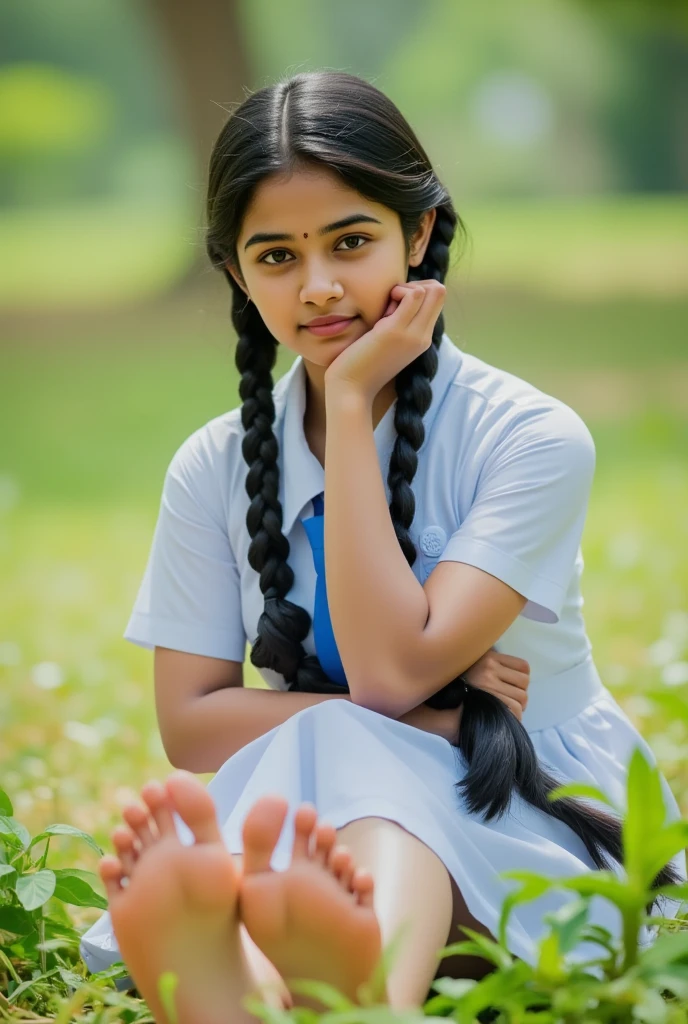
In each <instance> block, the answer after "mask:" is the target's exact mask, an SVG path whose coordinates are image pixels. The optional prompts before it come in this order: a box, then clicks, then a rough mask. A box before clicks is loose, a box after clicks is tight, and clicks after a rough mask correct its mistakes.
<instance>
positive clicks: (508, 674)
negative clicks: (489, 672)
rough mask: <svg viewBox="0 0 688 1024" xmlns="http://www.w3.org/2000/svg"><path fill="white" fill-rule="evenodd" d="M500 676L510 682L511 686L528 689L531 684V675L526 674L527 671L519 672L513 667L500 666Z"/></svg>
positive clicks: (504, 680)
mask: <svg viewBox="0 0 688 1024" xmlns="http://www.w3.org/2000/svg"><path fill="white" fill-rule="evenodd" d="M498 671H499V678H500V679H501V680H502V681H503V682H505V683H510V684H511V686H518V687H519V688H520V689H521V690H527V689H528V686H529V685H530V676H529V675H526V673H525V672H517V671H516V670H515V669H513V668H503V667H502V668H500V669H499V670H498Z"/></svg>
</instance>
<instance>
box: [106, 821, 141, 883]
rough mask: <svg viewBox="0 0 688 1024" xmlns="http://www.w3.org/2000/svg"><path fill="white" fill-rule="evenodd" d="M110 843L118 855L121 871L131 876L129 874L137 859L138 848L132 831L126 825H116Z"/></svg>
mask: <svg viewBox="0 0 688 1024" xmlns="http://www.w3.org/2000/svg"><path fill="white" fill-rule="evenodd" d="M111 838H112V845H113V846H114V848H115V852H116V853H117V856H118V857H119V862H120V864H121V865H122V871H123V872H124V874H125V875H128V876H129V877H131V874H132V872H133V870H134V867H135V865H136V861H137V859H138V850H137V849H136V843H135V839H134V833H133V832H132V831H131V829H129V828H127V827H126V825H118V826H117V828H116V829H114V831H113V833H112V837H111Z"/></svg>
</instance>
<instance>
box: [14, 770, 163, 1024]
mask: <svg viewBox="0 0 688 1024" xmlns="http://www.w3.org/2000/svg"><path fill="white" fill-rule="evenodd" d="M57 836H73V837H77V838H79V839H82V840H83V841H84V842H85V843H87V844H88V846H90V847H91V849H93V850H95V851H96V853H98V854H101V855H102V853H103V851H102V850H101V848H100V846H98V844H97V843H96V841H95V840H94V839H93V837H92V836H90V835H88V833H86V832H82V831H81V829H78V828H74V827H73V826H72V825H61V824H56V825H49V826H48V828H46V829H44V831H43V832H40V833H39V834H38V835H36V836H33V838H32V837H31V835H30V834H29V832H28V830H27V829H26V828H25V827H24V825H22V824H21V822H19V821H17V819H16V818H15V817H14V812H13V807H12V802H11V800H10V798H9V796H8V795H7V793H6V792H5V791H4V790H2V789H0V1020H12V1021H20V1020H22V1019H25V1020H31V1019H33V1018H32V1016H24V1017H22V1011H26V1013H27V1014H28V1013H29V1011H30V1012H31V1014H35V1013H37V1012H38V1013H47V1012H50V1011H51V1008H52V1009H55V1006H56V1004H57V1003H60V1002H62V1003H63V1008H62V1009H60V1011H59V1012H58V1016H57V1018H56V1020H57V1021H60V1022H61V1021H64V1022H67V1021H71V1020H72V1019H73V1012H74V1011H76V1008H77V1007H82V1006H83V1005H84V1003H85V1002H86V1000H87V999H90V1000H93V999H95V1000H96V1001H98V1002H100V1001H101V1000H103V1001H104V1002H108V1000H109V999H110V998H111V997H112V996H116V997H117V998H116V1001H115V1002H116V1004H117V1005H120V1004H122V1005H123V1004H126V1003H127V1001H128V1002H129V1003H130V1004H133V1006H134V1007H137V1008H139V1009H140V1006H141V1004H140V1000H132V999H128V997H126V996H123V995H122V994H121V993H118V992H114V991H111V990H110V988H109V986H110V985H111V984H112V981H111V979H112V980H114V979H116V978H119V977H124V976H126V969H125V968H124V966H123V965H122V967H121V968H120V967H113V968H110V970H108V971H103V972H102V974H99V975H96V974H93V975H91V976H90V978H89V982H88V983H87V984H86V985H84V981H85V977H84V972H85V965H84V964H83V962H82V960H81V957H80V955H79V941H80V933H79V932H78V931H77V929H76V928H75V927H74V924H73V922H72V920H71V918H70V916H69V913H68V911H67V909H66V906H65V904H72V905H74V906H79V907H96V908H98V909H100V910H104V909H106V908H107V900H106V899H105V898H104V897H103V896H101V895H100V893H98V892H96V890H95V889H94V888H93V882H94V881H95V875H93V873H92V872H90V871H81V870H79V869H78V868H55V869H53V868H49V867H47V860H48V852H49V849H50V843H51V841H52V840H53V839H54V838H55V837H57ZM41 844H44V845H43V846H42V848H41ZM103 986H105V987H103ZM60 997H64V998H63V999H60ZM66 1006H68V1007H69V1009H64V1007H66ZM130 1011H131V1008H130ZM65 1013H66V1014H67V1015H66V1016H65ZM82 1019H84V1020H85V1019H86V1018H82ZM107 1019H113V1018H112V1017H108V1018H107ZM118 1019H121V1020H129V1021H134V1020H138V1019H139V1018H138V1017H137V1016H134V1015H130V1016H128V1017H125V1016H123V1017H121V1018H118ZM141 1019H143V1017H142V1018H141Z"/></svg>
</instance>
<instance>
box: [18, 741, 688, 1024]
mask: <svg viewBox="0 0 688 1024" xmlns="http://www.w3.org/2000/svg"><path fill="white" fill-rule="evenodd" d="M563 796H577V797H580V798H588V799H594V800H602V801H604V802H605V803H606V804H610V801H609V800H608V798H607V797H606V795H605V794H604V793H602V792H601V791H600V790H598V789H596V788H595V787H592V786H587V785H580V784H571V785H566V786H561V787H559V789H557V790H556V791H555V792H554V793H552V795H551V799H558V798H560V797H563ZM610 806H613V805H611V804H610ZM614 809H615V810H616V811H617V813H618V814H619V816H620V817H621V819H622V821H623V847H624V867H623V869H619V870H618V873H617V872H613V871H590V872H588V873H586V874H583V875H577V876H575V877H573V878H545V877H543V876H540V875H537V874H534V873H531V872H524V871H514V872H505V873H504V877H507V878H511V879H512V880H513V881H514V882H515V883H516V885H515V888H514V890H513V891H512V892H511V893H510V894H509V896H508V897H507V898H506V900H505V901H504V904H503V906H502V913H501V916H500V921H499V925H498V929H497V936H496V939H494V940H493V939H489V938H486V937H485V936H483V935H480V934H479V933H478V932H475V931H472V930H471V929H470V928H463V929H462V930H463V932H464V933H465V935H466V939H465V940H463V941H461V942H457V943H453V944H452V945H449V946H447V947H446V948H445V949H443V950H440V951H439V953H438V957H439V959H443V958H444V957H446V956H452V955H457V954H458V955H466V956H475V955H478V956H481V957H483V958H484V959H486V960H487V961H488V962H490V963H491V964H493V965H494V970H493V971H491V973H489V974H487V975H486V976H485V977H484V978H482V979H481V980H480V981H473V980H471V979H466V978H464V979H454V978H439V979H437V980H436V981H435V982H434V983H433V986H432V987H433V989H434V992H435V994H434V995H433V996H431V998H430V999H428V1000H427V1002H426V1003H425V1006H424V1007H423V1008H419V1009H417V1010H392V1009H390V1007H388V1006H385V1005H383V1004H382V1002H381V995H380V994H381V993H382V992H384V982H385V978H386V977H387V976H388V974H389V968H390V965H391V964H392V963H393V962H394V959H395V956H396V950H397V946H398V943H399V941H400V939H401V935H399V934H398V935H397V936H396V937H395V939H394V940H393V941H392V943H390V944H389V945H388V947H387V948H386V949H385V951H384V953H383V956H382V958H381V960H380V963H379V964H378V966H377V968H376V971H375V972H374V974H373V976H372V978H371V979H370V981H369V983H368V984H367V985H366V986H363V987H362V989H361V990H360V992H359V996H360V1000H359V1003H360V1005H356V1004H354V1003H352V1002H351V1000H349V999H348V998H347V997H346V996H344V995H342V994H341V993H340V992H337V991H336V990H335V989H333V988H332V987H331V986H329V985H325V984H324V983H322V982H318V981H305V980H291V979H287V981H288V984H289V987H290V989H291V991H292V992H294V993H296V994H303V995H308V996H310V997H311V998H314V999H317V1000H319V1001H320V1002H321V1003H322V1006H323V1008H324V1009H323V1010H322V1011H321V1012H318V1011H315V1010H312V1009H306V1008H298V1009H292V1010H277V1009H274V1008H272V1007H268V1006H266V1005H265V1003H263V1002H262V1001H261V1000H260V999H258V998H247V999H246V1000H245V1006H246V1008H247V1009H248V1010H249V1012H251V1013H252V1014H254V1016H255V1017H256V1019H259V1020H262V1021H264V1022H266V1024H292V1022H293V1024H421V1022H425V1021H428V1020H434V1021H439V1020H444V1019H447V1018H449V1019H451V1020H453V1021H456V1022H458V1024H529V1022H531V1024H636V1022H638V1024H688V920H687V919H686V918H684V917H682V916H680V915H679V916H677V917H676V918H668V919H665V918H661V917H659V916H650V915H649V914H648V908H649V906H650V905H651V903H652V901H653V900H654V899H655V898H656V897H657V896H658V895H659V896H664V897H668V898H671V899H674V900H676V901H679V902H680V901H683V900H685V899H687V898H688V884H681V885H674V886H666V887H663V888H662V889H652V888H651V885H652V880H653V879H654V878H655V876H656V874H657V872H658V870H659V868H660V867H663V866H664V865H665V864H666V863H667V862H668V861H669V860H671V859H672V858H673V857H674V856H675V855H676V854H678V853H680V852H681V851H682V850H684V849H685V847H686V845H688V822H685V821H674V822H668V823H667V822H666V821H665V820H664V818H665V814H664V802H663V798H662V789H661V780H660V774H659V769H658V768H657V767H653V766H651V765H650V764H648V762H647V761H646V760H645V757H644V756H643V754H642V752H641V751H640V749H636V751H635V752H634V754H633V757H632V759H631V762H630V765H629V772H628V786H627V802H626V808H625V810H624V811H621V810H620V809H619V808H614ZM60 835H70V836H75V837H78V838H80V839H82V840H83V841H84V842H86V843H87V844H88V845H89V846H90V847H91V848H92V849H94V850H95V851H96V852H97V853H99V854H100V853H102V850H101V849H100V847H99V846H98V845H97V843H96V842H95V841H94V839H93V838H92V837H91V836H89V835H88V834H87V833H85V832H82V831H81V830H79V829H76V828H73V827H72V826H70V825H51V826H50V827H49V828H47V829H45V830H44V831H43V832H41V833H40V834H39V835H37V836H35V837H34V838H33V839H32V838H31V836H30V835H29V833H28V831H27V830H26V829H25V828H24V826H23V825H21V824H20V823H19V822H18V821H17V820H16V819H15V818H14V817H13V812H12V805H11V803H10V800H9V798H8V796H7V795H6V794H5V793H4V792H3V791H2V790H0V1021H2V1020H6V1021H13V1022H15V1024H19V1022H22V1021H25V1022H26V1024H28V1022H29V1021H33V1022H34V1024H37V1021H54V1024H72V1022H75V1024H108V1022H112V1021H122V1022H125V1024H153V1018H152V1016H151V1014H150V1011H149V1010H148V1008H147V1006H146V1004H145V1002H144V1001H143V1000H141V999H138V998H135V997H134V996H132V995H127V994H125V993H122V992H119V991H117V990H116V989H115V988H114V984H115V982H116V981H117V980H119V979H120V978H122V977H125V976H126V974H127V971H126V968H125V966H124V965H123V964H115V965H113V966H112V967H111V968H109V969H108V970H106V971H102V972H100V973H99V974H90V975H88V978H86V977H85V965H84V964H83V963H82V961H81V960H80V957H79V939H80V935H79V933H78V931H77V930H76V929H75V928H74V926H73V924H72V922H71V920H70V917H69V914H68V911H67V909H66V907H65V904H70V903H71V904H73V905H77V906H86V907H97V908H99V909H104V908H105V907H106V901H105V899H104V898H103V897H102V896H101V895H100V894H99V893H98V892H96V891H95V889H94V888H93V885H92V884H91V883H92V881H93V880H94V876H93V875H92V874H91V873H90V872H86V871H79V870H76V869H62V870H59V869H55V870H54V869H51V868H49V867H47V857H48V850H49V846H50V842H51V840H52V839H53V837H55V836H60ZM42 842H44V843H45V846H44V847H43V849H42V852H40V853H38V852H37V848H38V846H39V844H40V843H42ZM551 889H558V890H564V891H570V892H572V894H573V895H572V900H571V902H570V903H568V904H566V905H564V906H562V907H561V908H560V909H559V910H557V911H556V912H554V913H550V914H548V915H546V917H545V923H546V924H547V926H548V930H547V931H546V933H545V935H544V936H543V937H542V938H541V939H540V941H539V943H538V951H537V957H536V958H535V963H534V964H532V965H531V964H529V963H526V962H525V961H523V960H519V959H517V958H516V957H514V956H513V955H512V954H511V953H510V952H509V950H508V948H507V944H506V938H507V925H508V921H509V917H510V915H511V913H512V911H513V909H514V907H516V906H517V905H518V904H519V903H524V902H527V901H530V900H534V899H537V898H538V897H540V896H541V895H543V894H544V893H546V892H548V891H549V890H551ZM595 897H598V898H602V899H605V900H607V901H610V902H611V903H613V904H614V906H616V907H617V908H618V911H619V913H620V916H621V921H622V927H621V929H620V934H619V936H618V937H614V936H612V935H611V933H610V932H609V931H607V930H606V929H604V928H601V927H599V926H597V925H593V924H591V923H590V903H591V901H592V900H593V898H595ZM644 925H645V926H648V927H651V928H653V929H657V931H658V932H659V934H657V936H656V938H655V941H654V943H653V944H652V945H650V946H643V947H641V946H640V943H639V939H640V933H641V927H642V926H644ZM584 944H585V950H586V952H587V950H588V949H591V952H590V954H589V955H587V957H586V956H583V955H582V947H583V945H584ZM177 980H178V979H177V978H176V976H175V975H173V974H170V973H168V974H166V975H163V976H162V977H161V979H160V990H161V997H162V998H163V1002H164V1005H165V1006H166V1007H167V1013H168V1017H169V1019H170V1021H174V1020H175V1000H174V995H175V991H174V990H175V986H176V983H177ZM37 1014H42V1015H43V1016H40V1017H38V1016H37Z"/></svg>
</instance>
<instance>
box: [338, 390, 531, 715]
mask: <svg viewBox="0 0 688 1024" xmlns="http://www.w3.org/2000/svg"><path fill="white" fill-rule="evenodd" d="M326 403H327V433H326V448H325V465H326V467H327V471H326V473H325V508H326V510H327V514H326V516H325V561H326V565H327V597H328V603H329V607H330V614H331V617H332V623H333V628H334V630H335V635H336V638H337V646H338V648H339V651H340V655H341V658H342V664H343V665H344V669H345V671H346V675H347V680H348V682H349V688H350V691H351V697H352V700H353V701H354V703H357V704H364V705H365V706H366V707H370V708H371V709H372V710H376V711H380V712H382V713H383V714H391V715H393V716H394V717H399V716H400V715H403V714H405V713H406V712H408V711H410V710H411V709H412V708H414V707H416V706H417V705H418V704H422V702H423V701H425V700H426V699H427V698H428V697H430V696H431V695H432V694H434V693H436V692H437V691H438V690H440V689H441V688H442V687H443V686H444V685H446V683H448V682H450V681H451V680H452V679H455V678H456V677H457V676H458V675H460V674H461V673H462V672H464V671H465V670H466V669H468V668H469V667H470V666H471V665H473V664H474V663H475V662H476V661H477V660H478V659H479V658H480V657H482V655H483V654H485V652H486V651H488V650H489V649H490V647H492V645H493V644H494V643H495V642H496V641H497V640H498V639H499V637H500V636H501V635H502V634H503V633H504V632H505V631H506V630H507V629H508V627H509V626H510V625H511V623H512V622H513V621H514V620H515V619H516V617H517V616H518V615H519V614H520V612H521V610H522V608H523V606H524V605H525V603H526V598H524V597H522V596H521V595H520V594H519V593H517V591H515V590H513V589H512V588H511V587H509V586H508V585H507V584H506V583H503V582H502V581H501V580H499V579H497V578H496V577H494V576H491V575H489V574H488V573H486V572H483V571H482V570H481V569H477V568H475V567H474V566H471V565H466V564H463V563H459V562H446V563H442V564H441V565H439V566H437V568H436V569H435V570H434V571H433V573H432V575H431V577H430V578H429V579H428V581H427V583H426V585H425V587H423V586H422V584H421V583H419V582H418V580H417V579H416V577H415V575H414V573H413V570H412V568H411V566H410V565H409V564H408V562H407V561H406V558H405V557H404V554H403V552H402V550H401V547H400V546H399V542H398V540H397V538H396V534H395V532H394V527H393V525H392V519H391V516H390V513H389V508H388V506H387V498H386V494H385V489H384V485H383V481H382V476H381V474H380V466H379V462H378V458H377V451H376V448H375V441H374V435H373V425H372V402H371V401H370V399H368V398H367V397H366V396H364V395H363V394H361V392H360V391H358V390H356V389H352V388H349V387H347V386H346V385H345V384H341V385H340V384H338V383H336V382H334V381H333V382H332V384H331V385H330V386H328V388H327V389H326Z"/></svg>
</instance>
